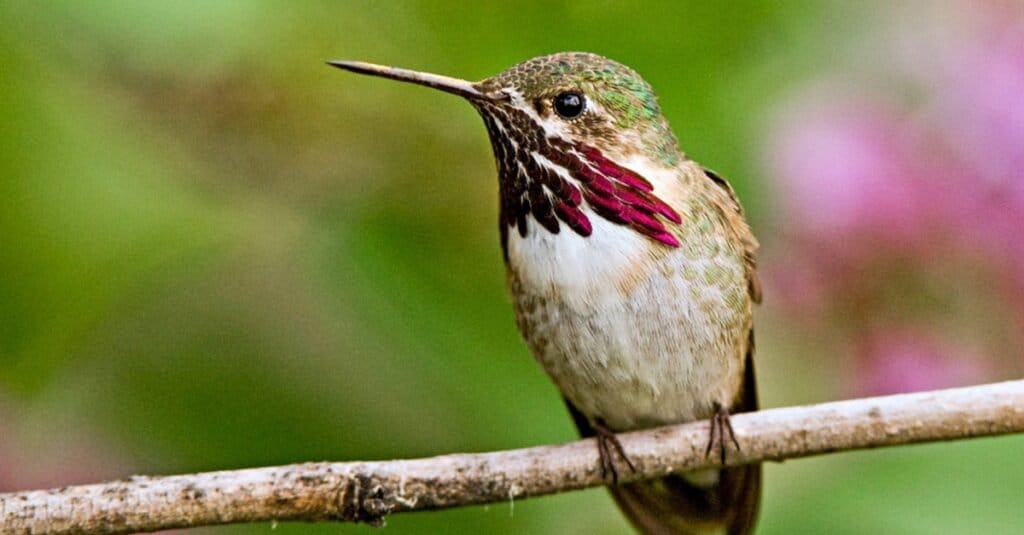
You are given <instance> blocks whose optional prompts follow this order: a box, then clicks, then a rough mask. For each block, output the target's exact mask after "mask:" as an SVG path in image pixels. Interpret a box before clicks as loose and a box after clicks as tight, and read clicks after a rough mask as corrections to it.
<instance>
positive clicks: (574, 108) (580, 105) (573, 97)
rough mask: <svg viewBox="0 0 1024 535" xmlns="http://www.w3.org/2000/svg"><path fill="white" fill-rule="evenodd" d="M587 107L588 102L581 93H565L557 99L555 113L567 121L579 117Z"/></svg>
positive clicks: (560, 94)
mask: <svg viewBox="0 0 1024 535" xmlns="http://www.w3.org/2000/svg"><path fill="white" fill-rule="evenodd" d="M586 107H587V101H586V99H584V98H583V95H581V94H579V93H573V92H565V93H559V94H558V96H556V97H555V111H556V112H558V115H561V116H562V117H564V118H566V119H573V118H576V117H579V116H580V114H581V113H583V109H584V108H586Z"/></svg>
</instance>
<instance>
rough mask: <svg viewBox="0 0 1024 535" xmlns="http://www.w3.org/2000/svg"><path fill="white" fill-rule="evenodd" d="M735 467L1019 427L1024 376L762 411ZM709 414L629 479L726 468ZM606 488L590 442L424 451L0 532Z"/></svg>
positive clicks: (210, 485) (37, 511) (325, 513)
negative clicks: (712, 448)
mask: <svg viewBox="0 0 1024 535" xmlns="http://www.w3.org/2000/svg"><path fill="white" fill-rule="evenodd" d="M732 424H733V429H734V431H735V434H736V439H737V440H738V441H739V444H740V448H741V450H740V451H739V452H733V451H731V452H730V454H729V456H728V459H727V462H726V464H727V465H730V466H731V465H739V464H746V463H752V462H758V461H766V460H781V459H788V458H795V457H805V456H809V455H816V454H821V453H829V452H835V451H844V450H853V449H861V448H874V447H881V446H895V445H900V444H912V443H918V442H930V441H939V440H954V439H961V438H970V437H980V436H990V435H1000V434H1006V433H1016V432H1021V431H1024V380H1021V381H1010V382H1005V383H996V384H990V385H982V386H974V387H969V388H957V389H950V390H940V391H935V392H923V393H916V394H902V395H897V396H886V397H877V398H866V399H856V400H850V401H840V402H834V403H823V404H820V405H810V406H804V407H790V408H783V409H771V410H764V411H760V412H756V413H749V414H739V415H736V416H733V418H732ZM707 426H708V424H707V422H695V423H690V424H683V425H675V426H668V427H663V428H659V429H652V430H647V431H641V432H634V433H626V434H623V435H620V438H621V441H622V445H623V446H624V448H625V450H626V453H627V454H628V455H629V458H630V459H631V460H632V461H633V463H634V464H635V465H636V468H637V471H636V472H635V473H630V472H628V471H626V470H622V471H621V472H622V473H621V474H620V476H621V479H622V480H623V481H633V480H638V479H645V478H651V477H656V476H659V475H663V474H667V473H669V472H671V471H685V470H695V469H700V468H710V467H717V466H721V465H720V463H718V462H716V461H717V457H716V456H711V457H710V458H709V457H705V455H704V447H705V445H706V443H707V440H708V427H707ZM603 484H605V481H603V480H602V479H601V475H600V469H599V463H598V461H597V448H596V446H595V444H594V442H593V440H592V439H589V440H581V441H578V442H572V443H569V444H562V445H557V446H541V447H536V448H527V449H519V450H509V451H501V452H493V453H480V454H458V455H444V456H441V457H433V458H428V459H415V460H398V461H381V462H347V463H328V462H321V463H307V464H295V465H288V466H277V467H267V468H252V469H247V470H230V471H222V472H207V473H200V474H189V475H179V476H166V477H143V476H135V477H132V478H129V479H125V480H122V481H115V482H111V483H101V484H96V485H82V486H73V487H64V488H61V489H51V490H39V491H27V492H15V493H9V494H0V532H2V533H5V534H29V533H31V534H65V533H78V534H94V533H128V532H137V531H155V530H162V529H170V528H183V527H196V526H208V525H215V524H228V523H235V522H255V521H277V520H282V521H283V520H306V521H318V520H341V521H357V522H371V523H378V522H381V521H382V519H383V518H384V516H385V515H387V514H391V513H398V512H404V511H417V510H424V509H441V508H446V507H456V506H460V505H468V504H480V503H489V502H499V501H504V500H512V499H521V498H525V497H529V496H540V495H544V494H552V493H555V492H562V491H568V490H575V489H582V488H585V487H593V486H598V485H603Z"/></svg>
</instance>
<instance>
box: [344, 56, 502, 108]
mask: <svg viewBox="0 0 1024 535" xmlns="http://www.w3.org/2000/svg"><path fill="white" fill-rule="evenodd" d="M327 64H328V65H331V66H333V67H337V68H339V69H345V70H346V71H352V72H357V73H359V74H369V75H371V76H380V77H382V78H390V79H392V80H398V81H400V82H410V83H413V84H419V85H425V86H427V87H433V88H434V89H440V90H441V91H445V92H447V93H454V94H456V95H459V96H462V97H465V98H468V99H470V100H492V101H497V100H507V99H508V98H509V97H508V95H507V94H505V93H502V92H500V91H496V92H491V93H484V92H483V91H480V90H479V89H477V88H476V87H475V86H474V85H473V83H472V82H468V81H466V80H460V79H458V78H451V77H449V76H441V75H440V74H430V73H427V72H418V71H410V70H408V69H399V68H397V67H385V66H384V65H374V64H373V63H364V62H362V61H328V62H327Z"/></svg>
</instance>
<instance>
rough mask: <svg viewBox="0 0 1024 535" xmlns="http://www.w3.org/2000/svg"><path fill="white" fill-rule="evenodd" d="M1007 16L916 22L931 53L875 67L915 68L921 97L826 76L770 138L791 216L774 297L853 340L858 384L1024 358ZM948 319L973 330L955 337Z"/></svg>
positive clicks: (911, 382)
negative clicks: (957, 23)
mask: <svg viewBox="0 0 1024 535" xmlns="http://www.w3.org/2000/svg"><path fill="white" fill-rule="evenodd" d="M981 5H982V6H987V7H988V8H989V9H993V13H995V12H996V11H999V10H998V9H996V8H994V7H993V6H996V4H981ZM940 9H941V8H940ZM978 11H979V10H973V11H972V14H973V15H978ZM1000 14H1001V12H1000V13H999V14H990V16H983V15H984V14H982V15H979V16H977V17H974V18H972V19H971V20H972V21H974V22H977V21H981V22H980V23H978V24H979V25H978V27H971V28H967V29H966V30H965V31H961V32H938V33H934V34H922V35H917V36H914V35H907V36H904V37H905V39H903V40H900V41H899V46H906V45H907V44H908V43H909V44H910V46H911V47H916V48H917V49H918V50H919V52H918V53H916V54H911V56H913V57H914V58H917V59H921V58H927V61H923V62H922V61H917V62H916V63H915V65H914V67H915V68H914V69H896V70H895V72H893V71H890V72H884V71H883V73H882V76H880V77H879V79H880V80H881V79H894V78H900V77H903V76H906V77H909V79H907V80H903V83H905V84H906V87H908V88H911V90H910V91H908V92H907V95H911V94H912V95H914V98H904V99H903V100H902V101H901V100H899V99H898V98H897V97H896V96H895V95H894V96H880V95H893V93H892V92H891V91H890V92H883V90H882V89H874V90H872V89H870V88H867V89H865V88H863V87H861V88H859V89H858V90H857V91H856V92H853V91H851V90H849V89H846V87H848V86H844V85H842V84H840V83H838V82H830V83H828V84H815V87H814V88H812V89H811V90H807V91H804V92H803V93H802V94H801V95H800V98H798V99H796V100H795V101H794V103H793V104H791V105H790V106H788V107H787V108H785V109H783V110H782V113H780V116H779V120H778V121H777V122H776V125H775V127H774V129H773V131H772V134H771V136H769V139H771V140H772V141H771V144H770V146H769V147H768V151H767V154H768V155H769V156H768V158H769V160H768V167H769V169H770V173H771V175H772V176H773V178H774V179H775V182H774V183H775V187H776V190H777V192H778V195H779V207H780V214H779V216H780V220H781V224H782V228H781V229H780V230H781V232H780V234H782V240H781V242H780V243H778V244H775V245H776V248H775V252H776V254H775V255H774V258H772V254H771V253H772V251H770V250H769V251H768V253H767V254H766V256H768V257H769V258H767V259H766V262H765V263H764V264H765V265H766V266H771V267H770V268H769V269H766V275H767V277H766V279H767V283H768V284H769V286H770V288H769V292H770V294H769V295H776V296H777V297H776V299H777V300H778V302H780V303H781V304H782V306H781V307H780V308H779V310H780V312H782V313H783V314H785V315H787V316H788V317H789V318H790V319H791V320H792V321H794V322H795V323H796V324H798V325H799V324H803V327H804V328H806V327H807V325H808V324H809V323H813V325H814V328H816V329H833V330H834V331H835V333H834V334H836V336H835V338H836V339H837V340H846V343H845V344H846V349H845V350H844V349H843V348H839V351H838V352H837V353H838V354H844V353H845V354H847V355H849V356H850V358H851V359H852V360H851V361H850V365H851V366H853V367H854V368H855V370H856V373H854V374H852V375H853V376H855V377H857V380H856V385H855V388H856V390H858V391H859V392H860V393H884V392H897V391H907V390H918V389H924V388H935V387H941V386H948V385H950V384H961V383H963V382H969V381H976V380H982V379H984V378H985V377H986V375H988V376H992V375H999V370H1003V373H1002V374H1003V375H1010V374H1012V373H1016V370H1019V369H1020V368H1021V367H1022V364H1024V359H1022V358H1020V357H1021V356H1022V355H1024V351H1021V347H1022V346H1024V339H1022V338H1024V246H1022V245H1021V237H1022V235H1024V20H1022V19H1021V18H1019V17H1018V18H1014V17H1009V16H1000ZM951 20H953V19H951ZM938 36H941V37H940V38H941V39H943V42H942V43H937V42H935V41H929V39H935V38H937V37H938ZM915 38H916V39H918V41H916V42H915V41H914V39H915ZM951 39H960V40H961V41H959V42H950V40H951ZM939 44H942V45H944V46H938V45H939ZM893 46H896V45H895V44H894V45H893ZM936 51H952V52H950V53H948V54H946V53H942V52H936ZM882 68H883V69H884V67H882ZM858 85H859V86H863V85H864V84H863V83H859V84H858ZM869 87H870V86H869ZM979 281H980V283H979ZM967 289H969V290H967ZM969 292H973V295H968V293H969ZM922 303H926V304H930V305H931V308H927V307H922ZM880 318H890V319H887V320H882V319H880ZM892 318H895V319H892ZM883 321H885V322H886V323H884V325H885V327H884V328H879V325H880V323H881V322H883ZM939 325H944V326H949V325H962V326H965V327H966V328H965V329H963V330H964V332H976V333H977V335H976V336H977V338H976V339H974V340H972V341H966V340H965V341H963V343H962V344H952V343H951V341H950V340H946V339H944V338H942V337H941V336H939V335H938V334H936V333H940V332H943V331H942V330H941V328H939V327H938V326H939ZM929 326H930V327H929ZM995 363H999V364H998V365H996V364H995ZM1006 370H1014V372H1011V373H1006Z"/></svg>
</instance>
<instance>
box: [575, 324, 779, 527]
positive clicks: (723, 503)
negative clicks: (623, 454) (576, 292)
mask: <svg viewBox="0 0 1024 535" xmlns="http://www.w3.org/2000/svg"><path fill="white" fill-rule="evenodd" d="M750 336H751V338H750V344H749V350H748V352H747V358H746V370H745V373H744V385H743V390H742V394H741V396H740V399H737V400H736V402H735V403H734V404H733V406H732V407H730V409H729V410H730V412H731V413H739V412H750V411H755V410H757V406H758V405H757V390H756V384H755V382H754V361H753V358H752V355H753V350H754V347H753V346H754V344H753V332H751V335H750ZM567 404H568V405H569V412H570V413H571V414H572V416H573V420H574V421H575V422H576V427H577V428H579V431H580V434H581V435H582V436H584V437H589V436H593V434H594V430H593V428H592V427H591V426H590V423H589V422H588V421H587V419H586V417H584V416H583V415H582V414H580V412H579V411H577V410H576V408H575V407H573V406H572V404H569V403H568V402H567ZM713 481H714V482H713V483H711V484H709V485H707V486H704V485H699V484H698V483H696V482H691V481H690V480H688V479H686V478H685V477H684V476H683V475H677V474H673V475H669V476H666V477H663V478H659V479H652V480H648V481H638V482H635V483H626V484H622V485H615V486H610V487H608V490H609V491H610V492H611V494H612V497H613V498H614V499H615V502H616V503H617V504H618V506H619V509H621V510H622V512H623V513H624V514H625V515H626V517H627V518H629V520H630V522H632V523H633V525H634V526H635V527H636V528H637V529H638V530H639V531H640V532H642V533H647V534H650V535H673V534H681V535H705V534H710V533H726V534H728V535H746V534H749V533H752V532H753V531H754V524H755V522H756V520H757V513H758V508H759V504H760V500H761V465H759V464H753V465H746V466H738V467H736V468H727V469H723V470H719V471H718V478H717V480H713Z"/></svg>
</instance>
